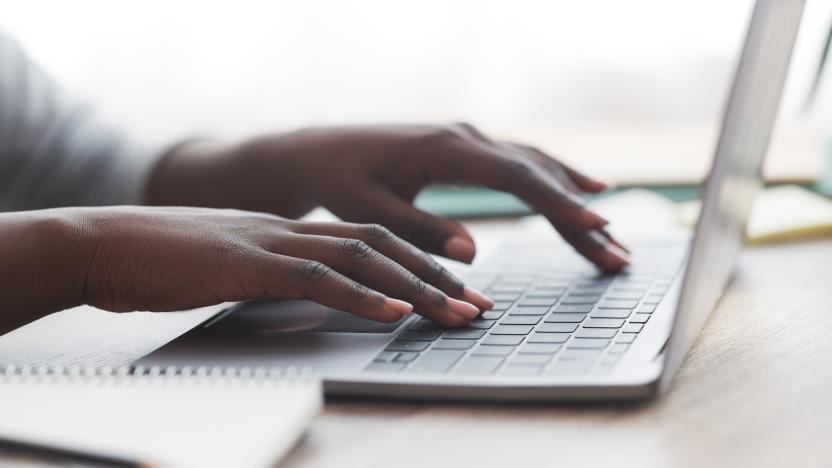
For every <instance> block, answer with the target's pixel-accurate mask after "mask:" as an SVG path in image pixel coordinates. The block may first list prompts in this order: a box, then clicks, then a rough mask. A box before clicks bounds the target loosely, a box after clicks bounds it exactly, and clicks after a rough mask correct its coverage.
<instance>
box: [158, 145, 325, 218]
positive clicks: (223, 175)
mask: <svg viewBox="0 0 832 468" xmlns="http://www.w3.org/2000/svg"><path fill="white" fill-rule="evenodd" d="M299 133H301V132H291V133H286V134H276V135H273V136H272V137H271V138H273V139H272V140H266V139H265V138H258V139H254V140H249V141H244V142H241V143H235V144H227V143H221V142H218V141H214V140H192V141H189V142H186V143H183V144H180V145H178V146H176V147H174V148H173V149H172V150H171V151H170V152H169V153H168V154H167V155H165V156H164V157H163V158H162V159H161V160H160V162H159V163H158V164H157V165H156V167H155V168H154V170H153V171H152V172H151V174H150V177H149V178H148V183H147V188H146V192H145V199H144V202H145V203H146V204H148V205H156V206H198V207H208V208H236V209H241V210H247V211H259V212H267V213H273V214H277V215H280V216H284V217H288V218H298V217H300V216H302V215H304V214H306V213H307V212H309V211H310V210H311V209H313V208H315V207H316V206H317V203H316V202H315V201H314V200H312V199H310V197H309V196H308V195H307V194H305V193H304V190H302V188H303V185H304V183H307V185H308V181H305V180H304V179H303V178H302V177H301V174H298V173H297V172H298V171H297V164H294V163H293V162H292V161H290V160H291V159H303V157H304V155H305V154H306V153H308V152H309V146H310V145H304V144H302V142H301V143H300V144H299V143H298V142H297V140H302V141H303V140H304V139H298V138H293V136H295V135H297V134H299ZM321 170H324V171H325V170H327V168H321Z"/></svg>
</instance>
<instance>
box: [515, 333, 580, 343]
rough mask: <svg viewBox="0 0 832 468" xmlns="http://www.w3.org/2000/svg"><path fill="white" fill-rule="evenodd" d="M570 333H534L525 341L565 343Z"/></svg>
mask: <svg viewBox="0 0 832 468" xmlns="http://www.w3.org/2000/svg"><path fill="white" fill-rule="evenodd" d="M570 336H572V334H570V333H534V334H532V336H530V337H528V338H527V339H526V341H528V342H529V343H566V340H568V339H569V337H570Z"/></svg>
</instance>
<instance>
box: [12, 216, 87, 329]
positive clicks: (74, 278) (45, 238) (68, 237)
mask: <svg viewBox="0 0 832 468" xmlns="http://www.w3.org/2000/svg"><path fill="white" fill-rule="evenodd" d="M74 212H75V210H73V209H52V210H39V211H28V212H19V213H8V214H0V335H2V334H5V333H7V332H9V331H11V330H14V329H15V328H17V327H20V326H22V325H25V324H27V323H29V322H32V321H34V320H37V319H39V318H41V317H43V316H45V315H48V314H50V313H52V312H57V311H60V310H63V309H66V308H69V307H74V306H77V305H80V304H81V303H83V291H84V278H85V275H84V271H85V270H86V267H87V264H88V259H89V258H90V255H89V248H88V243H87V242H86V240H85V237H86V236H85V234H84V232H85V230H84V229H83V226H82V225H81V223H80V222H79V221H76V217H75V216H74Z"/></svg>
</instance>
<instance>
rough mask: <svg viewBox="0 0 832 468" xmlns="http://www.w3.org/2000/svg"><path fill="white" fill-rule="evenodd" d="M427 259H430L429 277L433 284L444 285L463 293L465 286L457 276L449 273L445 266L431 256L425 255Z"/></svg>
mask: <svg viewBox="0 0 832 468" xmlns="http://www.w3.org/2000/svg"><path fill="white" fill-rule="evenodd" d="M425 257H427V259H428V261H427V262H428V275H429V277H430V278H431V279H432V282H436V283H439V282H441V283H444V284H446V285H447V287H449V288H452V289H453V290H454V291H455V292H459V291H462V289H463V288H464V287H465V286H464V285H463V284H462V281H460V280H459V278H457V277H456V275H454V274H452V273H451V272H450V271H448V269H447V268H445V266H444V265H442V264H441V263H439V262H437V261H436V260H434V259H433V257H431V256H430V255H425Z"/></svg>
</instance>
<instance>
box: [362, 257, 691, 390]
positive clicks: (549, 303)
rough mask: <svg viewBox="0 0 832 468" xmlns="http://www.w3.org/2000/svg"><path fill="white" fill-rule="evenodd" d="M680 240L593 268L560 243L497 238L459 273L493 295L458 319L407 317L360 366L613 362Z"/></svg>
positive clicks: (651, 303)
mask: <svg viewBox="0 0 832 468" xmlns="http://www.w3.org/2000/svg"><path fill="white" fill-rule="evenodd" d="M686 249H687V243H657V244H645V245H640V246H636V247H635V248H634V249H633V254H632V266H631V267H630V268H628V269H627V271H625V272H623V273H620V274H617V275H600V274H599V273H598V272H597V270H596V269H595V268H594V267H592V266H590V265H589V264H588V263H587V262H586V261H585V260H583V259H581V258H579V257H578V256H577V254H575V253H574V252H572V251H571V250H568V249H567V248H564V247H560V248H559V247H541V246H504V247H503V248H502V249H501V250H500V251H499V252H498V254H497V255H495V256H494V257H492V260H491V261H489V262H487V263H485V264H483V265H481V266H479V267H477V269H476V270H474V271H472V272H470V273H469V274H468V275H466V279H467V280H468V281H467V282H468V284H470V285H471V286H474V287H477V288H479V289H481V290H484V291H485V292H486V294H488V296H489V297H491V298H492V299H493V300H494V301H495V306H494V308H493V309H491V310H489V311H486V312H483V313H482V314H480V316H479V317H478V318H476V319H474V320H472V321H471V323H470V324H469V325H468V326H467V327H465V328H453V329H444V328H441V327H440V326H438V325H436V324H435V323H433V322H431V321H429V320H427V319H424V318H420V319H418V320H414V321H412V322H411V323H410V324H409V325H408V326H407V328H406V330H405V331H404V332H402V333H401V334H400V335H399V336H397V337H396V339H395V340H394V341H392V342H391V343H390V344H389V345H388V346H387V347H386V348H385V349H384V350H383V351H382V352H380V353H379V354H378V355H377V356H376V357H375V359H373V361H372V362H371V363H370V364H368V365H367V367H366V370H367V371H373V372H384V373H420V374H446V373H452V374H469V375H487V374H500V375H536V374H541V373H543V374H576V373H579V374H582V373H587V372H604V371H610V370H612V369H613V368H614V367H615V365H616V364H617V363H618V362H619V361H620V359H621V358H622V356H623V355H624V354H625V353H626V352H627V351H628V349H629V348H630V346H631V345H632V343H633V342H634V341H635V340H636V339H637V338H638V336H639V333H640V332H641V331H642V329H643V328H644V326H645V324H646V323H647V322H648V321H649V320H650V318H651V316H652V314H653V313H654V312H655V310H656V308H657V306H658V305H659V304H660V303H661V301H662V299H663V297H664V295H665V293H667V291H668V288H669V287H670V285H671V283H672V282H673V280H674V278H675V277H676V275H677V274H678V272H679V269H680V266H681V264H682V262H683V260H684V256H685V253H686Z"/></svg>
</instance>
